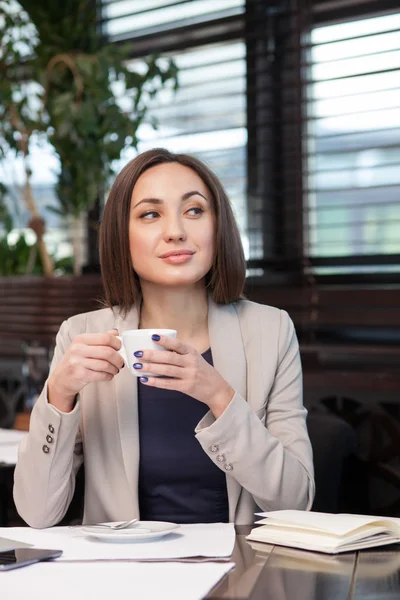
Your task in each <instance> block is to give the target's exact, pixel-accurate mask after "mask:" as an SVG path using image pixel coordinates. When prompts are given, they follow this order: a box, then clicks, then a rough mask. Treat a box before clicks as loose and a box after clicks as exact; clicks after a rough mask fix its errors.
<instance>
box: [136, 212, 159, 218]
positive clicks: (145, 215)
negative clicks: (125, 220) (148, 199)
mask: <svg viewBox="0 0 400 600" xmlns="http://www.w3.org/2000/svg"><path fill="white" fill-rule="evenodd" d="M155 217H158V212H156V211H155V210H149V211H148V212H145V213H143V214H142V215H140V217H139V218H140V219H154V218H155Z"/></svg>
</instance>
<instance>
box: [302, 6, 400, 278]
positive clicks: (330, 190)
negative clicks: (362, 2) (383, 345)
mask: <svg viewBox="0 0 400 600" xmlns="http://www.w3.org/2000/svg"><path fill="white" fill-rule="evenodd" d="M305 56H306V59H307V60H306V62H305V67H306V68H307V71H306V72H307V80H306V114H307V122H306V126H307V138H306V144H305V153H306V173H305V175H306V180H305V199H306V202H305V214H304V221H305V232H306V236H305V251H306V253H307V254H309V255H310V256H311V257H318V258H323V257H328V258H329V259H330V260H329V263H330V264H329V266H326V267H325V268H324V267H323V266H320V268H319V272H320V273H322V272H332V271H333V272H334V271H336V272H337V271H338V270H341V271H343V270H351V271H352V272H354V271H359V272H369V271H374V270H376V269H377V268H378V269H379V270H398V263H397V264H393V261H390V262H391V263H392V264H385V263H386V260H385V257H386V256H388V255H392V256H393V255H398V254H400V236H399V226H400V93H399V88H400V12H394V13H390V14H373V15H370V16H368V17H365V18H361V19H359V18H352V19H351V20H349V21H342V22H340V21H339V22H336V23H333V24H318V25H314V26H313V27H312V28H311V32H310V44H309V46H308V48H307V51H306V53H305ZM378 256H380V258H379V259H378V258H377V257H378ZM333 257H337V258H338V259H339V258H340V257H348V260H347V261H343V263H342V265H341V263H340V260H338V261H337V262H338V264H337V265H334V260H333ZM351 257H355V258H356V260H355V261H354V262H355V263H356V264H353V265H350V264H347V265H346V262H347V263H351V262H352V259H351ZM369 257H371V258H372V257H373V261H372V262H373V263H377V262H379V263H380V264H379V265H377V264H370V263H369ZM399 262H400V261H399ZM320 263H321V264H322V265H323V260H321V261H320Z"/></svg>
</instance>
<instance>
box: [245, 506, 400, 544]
mask: <svg viewBox="0 0 400 600" xmlns="http://www.w3.org/2000/svg"><path fill="white" fill-rule="evenodd" d="M259 516H262V517H266V518H264V519H262V520H261V521H257V523H256V525H257V526H256V527H254V529H252V531H251V533H250V535H249V536H248V537H247V539H248V540H254V541H257V542H265V543H267V544H278V545H280V546H290V547H292V548H302V549H303V550H313V551H316V552H326V553H329V554H338V553H339V552H348V551H350V550H353V551H354V550H361V549H363V548H374V547H376V546H385V545H387V544H394V543H398V542H400V519H396V518H392V517H372V516H369V515H347V514H329V513H317V512H305V511H301V510H277V511H273V512H268V513H259Z"/></svg>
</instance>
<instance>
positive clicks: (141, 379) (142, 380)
mask: <svg viewBox="0 0 400 600" xmlns="http://www.w3.org/2000/svg"><path fill="white" fill-rule="evenodd" d="M139 380H140V381H141V382H142V383H147V382H148V378H147V377H139Z"/></svg>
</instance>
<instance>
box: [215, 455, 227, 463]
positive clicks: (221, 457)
mask: <svg viewBox="0 0 400 600" xmlns="http://www.w3.org/2000/svg"><path fill="white" fill-rule="evenodd" d="M217 461H218V462H220V463H223V462H225V455H224V454H218V456H217Z"/></svg>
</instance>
